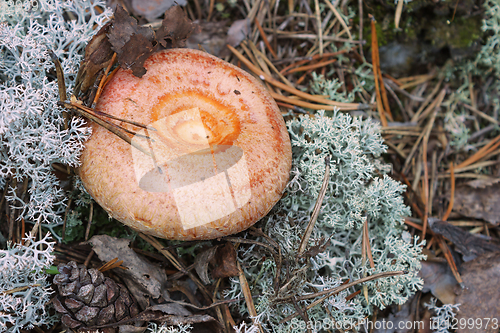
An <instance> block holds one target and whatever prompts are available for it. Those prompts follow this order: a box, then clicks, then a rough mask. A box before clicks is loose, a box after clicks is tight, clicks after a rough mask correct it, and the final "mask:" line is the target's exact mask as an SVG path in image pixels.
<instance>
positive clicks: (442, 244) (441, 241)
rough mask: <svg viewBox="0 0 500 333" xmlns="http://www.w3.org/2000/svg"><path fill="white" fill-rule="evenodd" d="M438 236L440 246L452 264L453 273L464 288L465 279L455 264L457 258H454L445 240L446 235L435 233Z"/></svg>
mask: <svg viewBox="0 0 500 333" xmlns="http://www.w3.org/2000/svg"><path fill="white" fill-rule="evenodd" d="M435 237H436V238H437V241H438V244H439V247H440V248H441V250H442V251H443V254H444V257H445V258H446V261H447V262H448V265H449V266H450V269H451V272H452V273H453V276H454V277H455V279H456V280H457V282H458V283H459V284H460V287H461V288H462V289H463V288H464V281H463V280H462V277H461V276H460V273H458V269H457V265H456V264H455V260H454V259H453V255H452V254H451V251H450V249H449V247H448V245H447V244H446V241H445V240H444V237H443V236H441V235H435Z"/></svg>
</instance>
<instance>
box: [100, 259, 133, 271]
mask: <svg viewBox="0 0 500 333" xmlns="http://www.w3.org/2000/svg"><path fill="white" fill-rule="evenodd" d="M122 264H123V260H118V258H114V259H111V260H110V261H108V262H107V263H105V264H104V265H102V266H101V267H100V268H99V269H98V270H99V271H100V272H105V271H109V270H110V269H113V268H121V269H124V270H127V269H128V268H127V267H125V266H122Z"/></svg>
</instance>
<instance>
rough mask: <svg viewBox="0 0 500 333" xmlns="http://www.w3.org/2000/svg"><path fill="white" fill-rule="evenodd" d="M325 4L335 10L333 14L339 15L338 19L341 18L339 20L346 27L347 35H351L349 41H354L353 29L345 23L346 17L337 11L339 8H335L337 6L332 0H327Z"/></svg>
mask: <svg viewBox="0 0 500 333" xmlns="http://www.w3.org/2000/svg"><path fill="white" fill-rule="evenodd" d="M325 4H326V5H327V6H328V8H330V10H331V11H332V12H333V14H334V15H335V17H337V19H338V20H339V22H340V24H341V25H342V27H344V29H345V30H346V31H347V35H348V36H349V41H350V42H352V41H353V40H352V35H351V31H350V30H349V27H348V26H347V24H346V23H345V21H344V19H343V18H342V16H341V15H340V13H339V12H338V11H337V9H336V8H335V6H334V5H333V4H332V3H331V2H330V1H328V0H325Z"/></svg>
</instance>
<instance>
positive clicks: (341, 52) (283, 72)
mask: <svg viewBox="0 0 500 333" xmlns="http://www.w3.org/2000/svg"><path fill="white" fill-rule="evenodd" d="M349 51H350V50H348V49H346V50H341V51H338V52H332V53H323V55H319V54H317V55H315V56H312V57H310V58H309V59H304V60H300V61H297V62H294V63H291V64H290V65H288V66H286V67H285V68H283V69H282V70H281V71H280V73H281V74H287V73H289V70H290V69H292V68H295V67H297V66H302V65H304V64H307V63H308V62H312V61H316V60H322V59H325V58H330V57H335V56H338V55H339V54H343V53H347V52H349Z"/></svg>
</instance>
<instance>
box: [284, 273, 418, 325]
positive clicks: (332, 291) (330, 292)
mask: <svg viewBox="0 0 500 333" xmlns="http://www.w3.org/2000/svg"><path fill="white" fill-rule="evenodd" d="M407 273H408V272H406V271H395V272H383V273H378V274H374V275H371V276H367V277H363V278H361V279H359V280H356V281H353V282H351V283H346V284H344V285H341V286H339V287H337V288H333V289H327V290H323V291H320V292H317V293H314V294H308V295H303V296H298V297H296V300H297V301H302V300H306V299H311V298H315V297H319V296H323V295H325V296H323V297H322V298H320V299H318V300H316V301H314V302H312V303H311V304H309V305H308V306H307V307H306V310H309V309H312V308H313V307H315V306H316V305H318V304H321V303H322V302H323V301H324V300H326V299H327V298H328V297H331V296H333V295H335V294H338V293H339V292H341V291H343V290H346V289H348V288H351V287H353V286H355V285H357V284H360V283H364V282H368V281H372V280H376V279H380V278H384V277H390V276H397V275H402V274H407ZM291 297H295V296H289V297H287V298H291ZM296 316H298V314H297V313H294V314H292V315H290V316H288V317H286V318H284V319H282V320H281V321H280V323H284V322H286V321H289V320H291V319H293V318H295V317H296Z"/></svg>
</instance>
